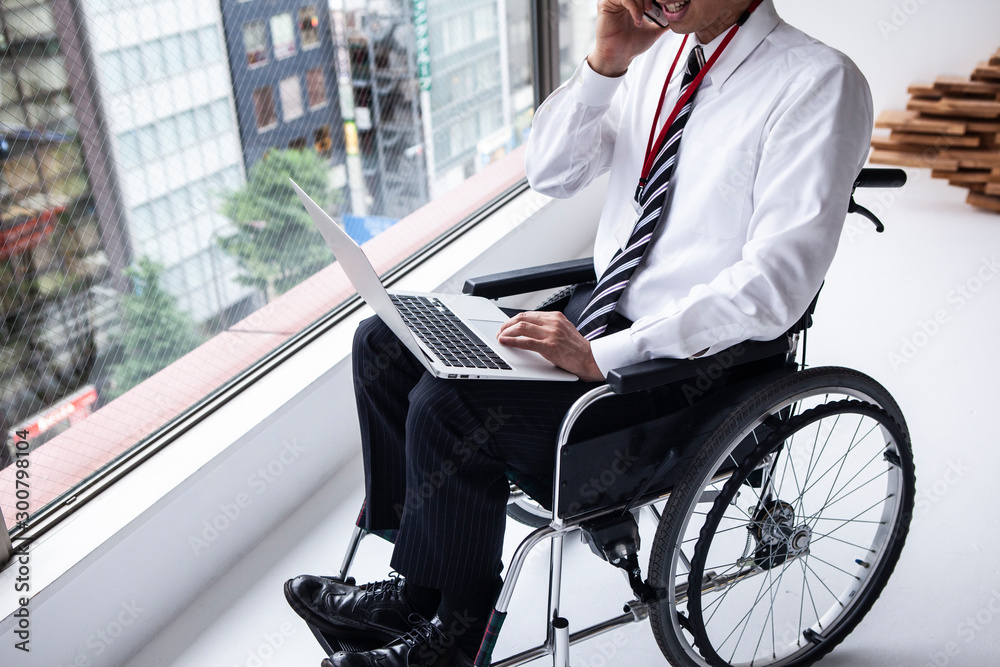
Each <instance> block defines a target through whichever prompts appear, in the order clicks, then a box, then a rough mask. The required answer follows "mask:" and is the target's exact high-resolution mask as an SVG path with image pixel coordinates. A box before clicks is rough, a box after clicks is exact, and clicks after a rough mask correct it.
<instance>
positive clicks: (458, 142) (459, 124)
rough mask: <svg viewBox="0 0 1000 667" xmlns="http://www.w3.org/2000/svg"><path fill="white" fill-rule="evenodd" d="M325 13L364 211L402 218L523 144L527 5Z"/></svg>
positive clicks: (420, 0)
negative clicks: (355, 146)
mask: <svg viewBox="0 0 1000 667" xmlns="http://www.w3.org/2000/svg"><path fill="white" fill-rule="evenodd" d="M333 6H334V8H335V10H334V14H335V15H339V14H340V13H342V14H343V30H342V31H338V30H335V39H336V41H337V46H338V48H345V47H346V49H347V50H348V51H349V54H350V70H349V75H350V78H351V88H352V91H353V109H352V110H353V112H354V118H353V120H354V122H355V123H356V131H357V134H358V136H359V144H360V153H361V160H362V164H363V168H364V175H365V186H366V188H367V191H368V192H369V193H370V194H371V198H372V201H373V204H372V206H371V210H370V212H371V213H372V214H374V215H382V216H388V217H390V218H398V217H402V216H403V215H406V214H407V213H409V212H411V211H413V210H414V209H416V208H417V207H419V206H420V205H421V204H423V203H426V202H427V201H428V200H430V199H433V198H435V197H438V196H440V195H442V194H444V193H445V192H447V191H449V190H451V189H452V188H454V187H457V186H458V185H460V184H461V183H462V181H464V180H465V179H466V178H468V177H469V176H471V175H472V174H473V173H475V172H476V171H478V170H479V169H481V168H482V167H483V166H485V165H486V164H488V163H489V162H491V161H492V160H494V159H497V158H498V157H499V156H501V155H503V154H505V153H506V152H507V151H509V150H510V149H512V148H513V147H514V146H517V145H519V144H520V143H522V142H523V141H524V139H525V138H526V136H527V131H528V128H529V127H530V124H531V115H532V111H533V106H534V100H533V96H532V87H531V66H530V62H531V60H530V59H531V48H530V44H531V23H530V13H529V11H528V7H529V3H528V2H527V0H473V2H457V1H456V0H415V1H414V0H344V1H343V2H340V1H339V0H335V2H334V4H333ZM339 23H340V21H338V20H335V21H334V24H335V27H336V26H338V25H339ZM351 131H352V130H351V129H349V130H348V134H350V132H351Z"/></svg>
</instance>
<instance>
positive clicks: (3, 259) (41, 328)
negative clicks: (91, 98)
mask: <svg viewBox="0 0 1000 667" xmlns="http://www.w3.org/2000/svg"><path fill="white" fill-rule="evenodd" d="M57 25H58V23H57V20H56V17H55V14H54V13H53V2H51V1H37V0H36V1H31V2H9V1H7V0H4V1H2V2H0V467H2V465H3V462H4V451H3V449H4V448H3V446H2V445H3V444H4V442H5V441H6V439H7V432H8V431H9V430H10V429H11V428H13V427H14V426H15V425H18V424H23V423H25V422H28V423H31V417H32V416H33V415H38V414H40V413H42V412H43V411H45V410H46V408H48V407H49V406H52V405H55V404H58V403H59V402H60V401H62V400H64V399H65V398H66V397H67V396H69V395H72V394H74V392H78V391H79V390H80V388H81V387H85V386H86V385H87V384H88V382H89V381H90V380H91V373H92V371H93V369H94V366H95V364H96V363H97V360H98V357H99V355H100V353H101V352H103V351H105V350H106V349H107V347H108V340H107V335H106V333H107V332H106V329H107V328H108V327H107V325H108V322H109V320H110V319H111V317H110V316H109V313H113V302H111V301H110V300H109V299H108V298H107V294H108V293H109V292H110V291H111V289H110V284H111V282H112V281H111V273H112V272H111V271H110V270H109V261H108V256H107V254H106V253H105V252H104V249H103V248H102V244H101V229H100V225H99V219H98V218H99V216H98V212H99V210H98V207H97V205H96V199H97V198H96V197H95V189H94V187H93V179H92V178H91V173H90V172H89V170H88V165H87V163H86V159H85V155H84V150H83V146H82V143H81V133H80V124H79V122H78V120H77V118H76V116H75V114H74V111H75V107H74V103H73V100H72V96H71V90H70V85H69V80H70V63H68V62H67V58H66V57H65V54H64V53H63V52H62V51H61V50H60V40H59V37H58V35H57V31H56V28H57ZM83 393H85V394H86V395H87V397H88V400H90V399H92V398H93V396H94V391H93V388H92V387H91V388H89V389H87V390H85V391H84V392H83ZM81 395H82V394H81ZM88 405H89V404H88ZM38 436H39V437H40V438H41V437H44V436H45V434H44V433H43V432H39V433H38Z"/></svg>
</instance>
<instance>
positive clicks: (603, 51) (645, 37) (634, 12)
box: [587, 0, 666, 76]
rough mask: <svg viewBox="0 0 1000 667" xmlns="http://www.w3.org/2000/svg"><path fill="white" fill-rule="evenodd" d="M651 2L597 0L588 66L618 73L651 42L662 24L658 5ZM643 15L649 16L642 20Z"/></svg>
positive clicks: (596, 70) (610, 73) (642, 0)
mask: <svg viewBox="0 0 1000 667" xmlns="http://www.w3.org/2000/svg"><path fill="white" fill-rule="evenodd" d="M654 4H655V3H654V2H653V0H598V3H597V45H596V46H595V47H594V50H593V51H592V52H591V53H590V55H589V56H587V62H588V63H590V67H591V69H593V70H594V71H595V72H597V73H598V74H602V75H604V76H621V75H622V74H624V73H625V70H627V69H628V66H629V65H630V64H631V63H632V59H633V58H635V57H636V56H638V55H639V54H640V53H643V52H644V51H646V50H647V49H648V48H649V47H651V46H652V45H653V42H655V41H656V40H657V39H658V38H659V37H660V35H662V34H663V28H664V27H666V25H665V24H666V21H665V20H663V18H661V17H662V14H663V11H662V7H660V6H654ZM647 16H648V17H649V20H644V18H645V17H647ZM654 17H657V18H654Z"/></svg>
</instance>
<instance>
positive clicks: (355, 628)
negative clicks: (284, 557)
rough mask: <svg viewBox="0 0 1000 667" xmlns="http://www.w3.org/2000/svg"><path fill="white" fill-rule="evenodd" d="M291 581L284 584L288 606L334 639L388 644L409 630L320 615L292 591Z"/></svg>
mask: <svg viewBox="0 0 1000 667" xmlns="http://www.w3.org/2000/svg"><path fill="white" fill-rule="evenodd" d="M290 583H291V581H286V582H285V585H284V586H283V588H284V591H285V600H286V601H287V602H288V606H290V607H291V608H292V611H294V612H295V613H296V614H298V615H299V616H300V617H301V618H302V620H304V621H305V622H306V623H308V624H309V625H311V626H313V627H315V628H316V629H318V630H320V631H321V632H323V633H324V634H328V635H331V637H332V638H334V639H339V636H340V635H345V639H347V640H348V641H351V640H357V639H362V640H364V639H367V640H372V641H380V642H383V643H384V644H388V643H389V642H392V641H395V640H396V639H399V638H400V637H401V636H403V635H404V634H406V632H407V630H403V631H400V632H399V633H398V634H397V633H396V632H393V631H390V630H382V629H379V628H373V627H372V626H371V625H368V624H365V623H360V622H358V621H355V620H353V619H349V618H345V617H343V616H334V617H333V618H330V617H329V616H320V615H318V614H316V612H315V611H313V609H312V607H310V606H308V605H307V604H305V603H304V602H303V601H302V600H300V599H299V598H298V597H296V596H295V595H294V594H293V593H292V590H291V586H290V585H289V584H290ZM331 620H336V621H337V624H333V623H331V622H330V621H331Z"/></svg>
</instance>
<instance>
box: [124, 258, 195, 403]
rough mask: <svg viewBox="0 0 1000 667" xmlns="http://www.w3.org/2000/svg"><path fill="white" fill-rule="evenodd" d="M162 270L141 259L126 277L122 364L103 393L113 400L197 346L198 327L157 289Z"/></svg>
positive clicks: (171, 300) (162, 290) (167, 296)
mask: <svg viewBox="0 0 1000 667" xmlns="http://www.w3.org/2000/svg"><path fill="white" fill-rule="evenodd" d="M162 273H163V267H161V266H160V265H159V264H157V263H156V262H154V261H152V260H151V259H149V258H146V257H143V258H141V259H140V260H139V262H138V264H137V265H135V266H132V267H130V268H129V269H128V270H127V271H126V274H128V276H129V277H130V278H132V281H133V283H135V286H136V288H135V292H134V293H133V294H129V295H127V296H125V297H124V298H123V299H122V303H121V305H122V324H123V329H124V336H123V340H122V357H121V358H122V361H121V362H119V363H116V364H115V365H114V367H113V368H112V377H113V378H114V382H113V383H112V386H110V387H109V388H108V390H107V391H106V392H105V393H106V394H107V397H108V398H109V399H111V398H117V397H118V396H121V395H122V394H124V393H125V392H126V391H128V390H129V389H131V388H132V387H135V386H136V385H137V384H139V383H140V382H142V381H143V380H145V379H146V378H148V377H151V376H152V375H154V374H155V373H157V372H159V371H160V370H162V369H164V368H166V367H167V366H169V365H170V364H172V363H173V362H175V361H177V360H178V359H180V358H181V357H182V356H184V355H185V354H187V353H188V352H190V351H191V350H193V349H194V348H196V347H198V346H199V345H201V344H202V342H204V338H203V337H202V336H201V335H200V334H199V333H198V327H197V326H196V325H195V323H194V322H193V321H192V320H191V318H190V317H188V315H187V314H186V313H184V312H183V311H182V310H181V309H180V307H179V306H178V305H177V300H176V299H175V298H174V297H172V296H171V295H170V294H167V292H166V291H165V290H164V289H163V288H162V287H161V285H160V276H161V275H162Z"/></svg>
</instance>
